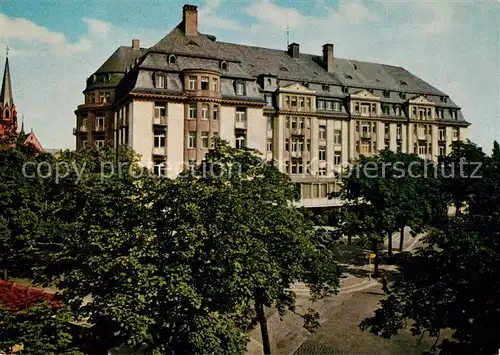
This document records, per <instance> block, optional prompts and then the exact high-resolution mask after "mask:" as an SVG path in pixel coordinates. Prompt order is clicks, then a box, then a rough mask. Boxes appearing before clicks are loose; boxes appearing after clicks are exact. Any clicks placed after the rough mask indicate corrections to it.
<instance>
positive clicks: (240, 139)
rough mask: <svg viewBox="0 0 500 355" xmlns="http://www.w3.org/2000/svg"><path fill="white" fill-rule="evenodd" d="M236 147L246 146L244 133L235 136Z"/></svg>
mask: <svg viewBox="0 0 500 355" xmlns="http://www.w3.org/2000/svg"><path fill="white" fill-rule="evenodd" d="M235 142H236V148H237V149H242V148H245V147H246V137H245V136H244V135H241V136H238V137H236V140H235Z"/></svg>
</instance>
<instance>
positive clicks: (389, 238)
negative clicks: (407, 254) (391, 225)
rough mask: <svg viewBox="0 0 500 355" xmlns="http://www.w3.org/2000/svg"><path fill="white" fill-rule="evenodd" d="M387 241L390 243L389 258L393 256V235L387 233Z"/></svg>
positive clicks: (388, 247)
mask: <svg viewBox="0 0 500 355" xmlns="http://www.w3.org/2000/svg"><path fill="white" fill-rule="evenodd" d="M387 240H388V241H389V243H388V246H387V252H388V254H389V256H392V233H391V232H387Z"/></svg>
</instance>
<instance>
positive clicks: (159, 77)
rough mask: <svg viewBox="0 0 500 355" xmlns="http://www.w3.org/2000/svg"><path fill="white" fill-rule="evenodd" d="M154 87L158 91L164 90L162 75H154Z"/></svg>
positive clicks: (163, 77)
mask: <svg viewBox="0 0 500 355" xmlns="http://www.w3.org/2000/svg"><path fill="white" fill-rule="evenodd" d="M155 87H156V88H158V89H164V88H165V76H164V75H155Z"/></svg>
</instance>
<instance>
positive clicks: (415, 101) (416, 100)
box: [409, 95, 434, 105]
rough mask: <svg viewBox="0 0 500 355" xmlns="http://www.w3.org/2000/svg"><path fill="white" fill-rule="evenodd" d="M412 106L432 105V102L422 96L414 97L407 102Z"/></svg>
mask: <svg viewBox="0 0 500 355" xmlns="http://www.w3.org/2000/svg"><path fill="white" fill-rule="evenodd" d="M409 102H410V103H412V104H424V105H434V102H432V101H430V100H429V99H427V98H426V97H425V96H424V95H419V96H416V97H414V98H412V99H410V100H409Z"/></svg>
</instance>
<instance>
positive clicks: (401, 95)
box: [399, 92, 406, 100]
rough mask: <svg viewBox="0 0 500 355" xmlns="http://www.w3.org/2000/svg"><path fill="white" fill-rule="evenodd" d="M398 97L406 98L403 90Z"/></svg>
mask: <svg viewBox="0 0 500 355" xmlns="http://www.w3.org/2000/svg"><path fill="white" fill-rule="evenodd" d="M399 97H400V98H402V99H403V100H405V99H406V94H405V93H404V92H402V93H400V94H399Z"/></svg>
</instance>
